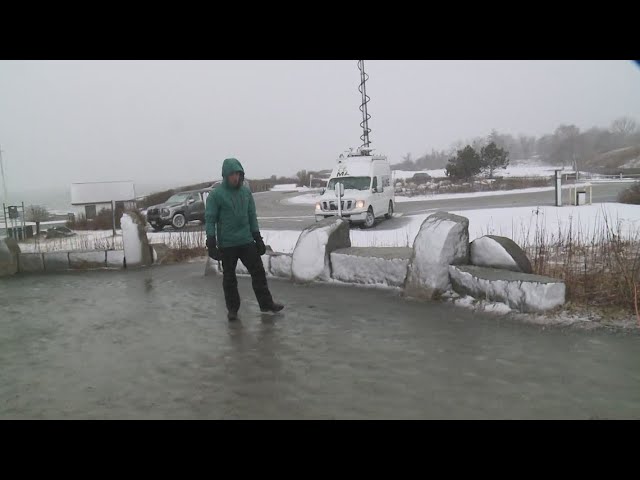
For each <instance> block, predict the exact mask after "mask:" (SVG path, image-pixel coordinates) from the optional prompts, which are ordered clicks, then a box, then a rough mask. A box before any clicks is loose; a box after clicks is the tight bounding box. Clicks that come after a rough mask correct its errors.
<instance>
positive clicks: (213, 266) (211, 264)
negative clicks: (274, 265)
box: [204, 254, 271, 276]
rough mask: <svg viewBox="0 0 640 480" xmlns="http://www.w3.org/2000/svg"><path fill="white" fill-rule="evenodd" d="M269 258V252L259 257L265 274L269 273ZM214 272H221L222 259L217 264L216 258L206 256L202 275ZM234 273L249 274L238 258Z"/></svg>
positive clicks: (213, 273) (214, 273)
mask: <svg viewBox="0 0 640 480" xmlns="http://www.w3.org/2000/svg"><path fill="white" fill-rule="evenodd" d="M270 258H271V255H269V254H265V255H263V256H262V257H261V260H262V266H263V267H264V271H265V273H266V274H267V275H269V270H270V269H269V267H270ZM216 274H222V261H221V262H220V264H218V261H217V260H214V259H213V258H211V257H209V256H207V261H206V263H205V266H204V275H205V276H207V275H216ZM236 275H249V271H248V270H247V267H245V266H244V264H243V263H242V261H240V260H238V263H237V265H236Z"/></svg>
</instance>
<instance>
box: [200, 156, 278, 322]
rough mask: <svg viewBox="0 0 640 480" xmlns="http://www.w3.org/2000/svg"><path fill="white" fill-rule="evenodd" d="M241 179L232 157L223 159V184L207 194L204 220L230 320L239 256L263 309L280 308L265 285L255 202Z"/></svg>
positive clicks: (236, 302) (233, 316) (235, 312)
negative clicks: (220, 272) (218, 269)
mask: <svg viewBox="0 0 640 480" xmlns="http://www.w3.org/2000/svg"><path fill="white" fill-rule="evenodd" d="M243 182H244V169H243V168H242V165H241V164H240V162H239V161H238V160H237V159H235V158H227V159H225V161H224V162H223V163H222V185H220V186H219V187H218V188H216V189H214V190H213V192H211V193H210V194H209V196H208V197H207V207H206V210H205V222H206V230H207V250H208V252H209V256H210V257H211V258H213V259H214V260H218V261H220V260H222V270H223V273H222V289H223V290H224V298H225V302H226V304H227V311H228V318H229V320H235V319H237V318H238V310H239V309H240V294H239V293H238V279H237V278H236V266H237V264H238V260H240V261H241V262H242V263H243V264H244V266H245V267H247V270H248V271H249V273H250V274H251V284H252V286H253V291H254V292H255V294H256V298H257V300H258V305H259V306H260V310H261V311H262V312H279V311H280V310H282V309H283V308H284V305H281V304H279V303H276V302H274V301H273V298H272V297H271V292H269V286H268V285H267V275H266V273H265V271H264V266H263V265H262V259H261V258H260V257H261V256H262V255H264V254H265V252H266V247H265V245H264V242H263V240H262V236H261V235H260V229H259V228H258V219H257V218H256V204H255V202H254V201H253V195H251V191H250V190H249V188H248V187H247V186H246V185H243Z"/></svg>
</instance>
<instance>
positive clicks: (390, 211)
mask: <svg viewBox="0 0 640 480" xmlns="http://www.w3.org/2000/svg"><path fill="white" fill-rule="evenodd" d="M391 217H393V202H392V201H391V200H389V211H388V212H387V214H386V215H385V216H384V218H386V219H387V220H389V219H390V218H391Z"/></svg>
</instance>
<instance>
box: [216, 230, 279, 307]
mask: <svg viewBox="0 0 640 480" xmlns="http://www.w3.org/2000/svg"><path fill="white" fill-rule="evenodd" d="M220 251H221V253H222V270H223V274H222V288H223V290H224V299H225V302H226V303H227V310H229V311H230V312H237V311H238V309H239V308H240V294H239V293H238V279H237V278H236V266H237V265H238V260H240V261H241V262H242V263H243V265H244V266H245V267H247V270H248V271H249V274H250V275H251V284H252V285H253V291H254V292H255V294H256V299H257V300H258V305H260V308H269V307H271V305H272V304H273V298H272V297H271V292H269V287H268V285H267V274H266V273H265V271H264V265H263V264H262V259H261V258H260V255H258V248H257V247H256V244H255V243H253V242H251V243H249V244H248V245H242V246H239V247H226V248H222V249H220Z"/></svg>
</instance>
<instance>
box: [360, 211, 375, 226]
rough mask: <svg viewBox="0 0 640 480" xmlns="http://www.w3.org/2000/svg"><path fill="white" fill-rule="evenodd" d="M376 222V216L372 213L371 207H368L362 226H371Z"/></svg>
mask: <svg viewBox="0 0 640 480" xmlns="http://www.w3.org/2000/svg"><path fill="white" fill-rule="evenodd" d="M375 223H376V216H375V215H374V214H373V208H372V207H369V210H367V216H366V217H365V219H364V225H363V227H364V228H371V227H373V226H374V225H375Z"/></svg>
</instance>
